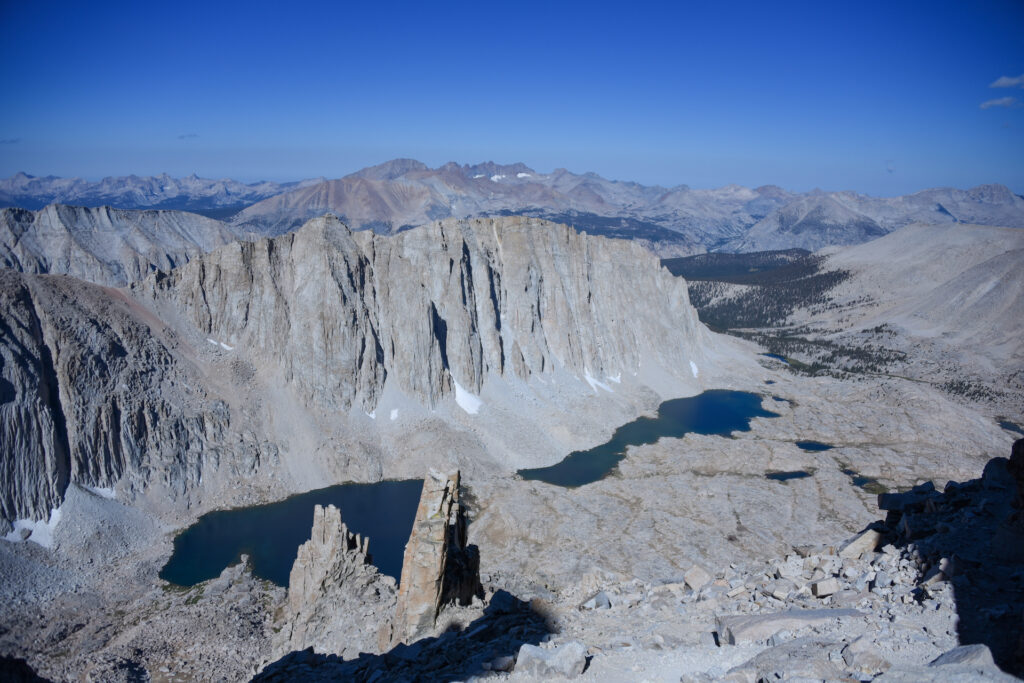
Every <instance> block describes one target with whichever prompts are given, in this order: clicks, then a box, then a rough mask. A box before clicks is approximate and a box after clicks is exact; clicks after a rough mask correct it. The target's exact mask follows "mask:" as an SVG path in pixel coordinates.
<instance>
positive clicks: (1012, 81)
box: [988, 74, 1024, 88]
mask: <svg viewBox="0 0 1024 683" xmlns="http://www.w3.org/2000/svg"><path fill="white" fill-rule="evenodd" d="M988 87H990V88H1024V74H1021V75H1020V76H1000V77H999V78H997V79H996V80H995V81H994V82H993V83H992V84H991V85H990V86H988Z"/></svg>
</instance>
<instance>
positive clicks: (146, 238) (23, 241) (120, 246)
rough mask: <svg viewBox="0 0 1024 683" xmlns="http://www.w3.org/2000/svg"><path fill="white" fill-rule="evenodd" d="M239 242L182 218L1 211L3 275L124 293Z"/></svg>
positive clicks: (208, 222) (227, 232)
mask: <svg viewBox="0 0 1024 683" xmlns="http://www.w3.org/2000/svg"><path fill="white" fill-rule="evenodd" d="M234 239H235V234H234V233H233V232H232V231H231V229H230V228H228V226H227V225H225V224H224V223H221V222H220V221H216V220H213V219H211V218H204V217H203V216H199V215H196V214H193V213H186V212H184V211H126V210H122V209H112V208H110V207H109V206H104V207H100V208H95V209H90V208H84V207H80V206H64V205H61V204H52V205H50V206H47V207H46V208H43V209H40V210H39V211H27V210H25V209H3V210H0V267H3V268H11V269H13V270H18V271H21V272H23V273H53V274H62V275H72V276H74V277H77V278H81V279H83V280H88V281H90V282H95V283H97V284H101V285H114V286H123V285H126V284H128V283H129V282H135V281H136V280H141V279H142V278H143V277H145V276H146V275H148V274H149V273H151V272H153V271H154V270H169V269H171V268H175V267H177V266H179V265H181V264H183V263H186V262H187V261H189V260H190V259H192V258H195V257H196V256H197V255H199V254H201V253H204V252H207V251H211V250H213V249H215V248H217V247H219V246H221V245H223V244H227V243H228V242H231V241H233V240H234Z"/></svg>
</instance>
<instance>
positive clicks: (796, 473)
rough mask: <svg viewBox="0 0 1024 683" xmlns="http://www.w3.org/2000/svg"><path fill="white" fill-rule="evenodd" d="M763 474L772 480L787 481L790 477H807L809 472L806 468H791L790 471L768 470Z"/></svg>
mask: <svg viewBox="0 0 1024 683" xmlns="http://www.w3.org/2000/svg"><path fill="white" fill-rule="evenodd" d="M764 476H765V477H766V478H768V479H772V480H774V481H789V480H790V479H803V478H804V477H809V476H811V473H810V472H808V471H807V470H793V471H792V472H768V473H767V474H765V475H764Z"/></svg>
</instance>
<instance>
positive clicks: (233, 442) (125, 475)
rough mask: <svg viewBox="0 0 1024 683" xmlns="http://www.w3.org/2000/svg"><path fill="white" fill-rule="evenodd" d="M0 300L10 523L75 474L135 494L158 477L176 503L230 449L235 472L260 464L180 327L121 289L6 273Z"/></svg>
mask: <svg viewBox="0 0 1024 683" xmlns="http://www.w3.org/2000/svg"><path fill="white" fill-rule="evenodd" d="M0 306H3V310H4V311H5V313H4V317H3V322H2V323H0V359H2V361H0V393H2V399H0V400H2V402H0V453H2V454H3V459H2V461H0V463H2V467H0V518H2V519H3V520H5V521H6V522H11V521H13V520H15V519H25V518H32V519H40V518H46V517H47V516H48V515H49V511H50V510H51V509H52V508H55V507H58V506H59V505H60V503H61V501H62V500H63V495H64V491H65V489H66V488H67V486H68V483H69V482H75V483H78V484H81V485H85V486H92V487H101V488H108V487H112V486H114V485H115V484H116V483H119V482H120V484H121V487H122V489H123V490H125V491H126V492H128V493H129V494H134V493H135V492H138V491H141V490H144V489H146V488H148V487H150V486H152V485H158V486H160V487H162V488H163V489H164V490H165V492H166V495H167V497H168V498H170V499H171V500H175V499H181V498H182V497H185V496H187V495H188V492H189V491H190V490H191V489H193V488H194V487H195V486H196V485H197V484H198V482H199V481H200V480H201V478H202V476H203V472H204V470H206V469H210V468H212V469H214V470H216V469H217V468H218V467H219V466H220V464H221V463H220V460H221V457H222V455H225V454H229V455H230V457H229V458H227V460H228V462H229V463H230V464H231V466H232V467H234V466H236V465H237V466H240V467H242V469H241V470H239V471H238V472H236V473H235V474H236V475H237V476H241V475H243V474H244V473H245V472H247V471H251V470H252V469H254V468H255V467H256V466H257V464H258V461H259V458H260V456H261V453H260V449H259V447H258V446H257V445H256V444H255V442H254V441H253V440H252V439H251V438H250V437H251V434H244V433H240V430H239V429H238V427H237V425H235V426H232V424H231V416H230V413H229V410H228V408H227V405H226V404H225V403H224V402H223V401H222V400H219V399H218V398H217V397H216V396H215V395H212V394H211V393H209V392H208V391H207V390H205V389H204V388H203V386H202V379H201V377H200V376H199V375H198V373H197V372H196V370H195V369H194V368H193V367H191V366H190V365H189V364H188V362H187V361H183V360H182V358H181V357H180V355H179V354H177V353H176V352H175V351H174V350H173V348H172V346H173V345H174V339H173V335H170V333H168V332H167V331H166V330H163V329H162V325H161V324H160V323H159V321H157V320H156V319H154V318H152V316H149V315H148V314H147V313H146V311H145V310H144V309H142V308H141V307H139V306H138V305H137V304H135V303H134V302H132V301H130V300H129V299H128V298H127V297H126V296H124V294H123V293H121V292H120V291H118V290H110V289H106V288H103V287H98V286H95V285H90V284H88V283H84V282H81V281H79V280H75V279H72V278H68V277H63V276H32V275H22V274H19V273H15V272H13V271H9V270H0ZM150 324H152V325H154V327H155V329H154V328H151V327H150ZM264 448H266V447H264ZM246 460H248V461H249V462H247V463H246V462H244V461H246ZM0 523H2V522H0Z"/></svg>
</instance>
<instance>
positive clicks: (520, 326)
mask: <svg viewBox="0 0 1024 683" xmlns="http://www.w3.org/2000/svg"><path fill="white" fill-rule="evenodd" d="M0 297H2V301H3V305H4V307H5V310H9V311H11V315H10V316H9V317H8V318H7V323H6V324H5V325H4V326H3V327H0V357H2V358H3V365H2V371H0V372H2V376H3V381H4V385H3V386H4V388H5V393H4V399H5V400H4V402H3V404H2V405H0V417H2V420H0V449H2V450H3V451H4V452H6V453H8V454H10V457H9V458H8V460H6V461H5V462H6V465H5V468H4V469H3V470H2V471H0V501H2V507H0V518H2V521H0V530H3V531H6V530H9V529H10V524H12V523H13V522H14V521H15V520H18V519H31V520H45V519H47V518H48V517H49V515H50V514H51V510H53V509H56V508H58V507H59V506H60V503H61V500H62V498H63V494H64V490H65V489H66V487H67V485H68V484H69V482H74V483H76V484H80V485H83V486H91V487H99V488H112V487H115V486H117V487H122V488H124V490H125V493H126V494H127V499H128V500H132V499H133V498H134V496H135V495H137V494H138V493H139V492H141V491H144V490H146V489H147V487H151V486H159V487H161V488H162V489H163V490H164V491H165V492H166V494H164V493H162V494H161V496H160V498H161V499H167V500H168V501H169V502H168V505H177V504H179V503H181V502H184V503H185V504H189V503H190V502H195V501H194V500H193V499H192V498H190V497H189V496H190V495H191V494H192V493H194V492H195V491H196V490H197V489H199V488H200V487H206V488H205V490H206V491H208V492H210V491H217V490H219V489H218V488H217V487H222V488H223V487H236V485H237V483H238V482H239V481H243V480H244V481H252V480H253V476H254V475H255V474H257V473H258V472H262V473H264V474H267V473H268V472H271V471H273V470H274V468H275V467H276V466H277V464H278V456H279V454H280V455H281V457H282V458H286V457H290V456H291V455H292V452H293V451H292V449H289V448H285V447H284V446H282V447H279V446H278V444H279V443H282V444H283V443H284V442H285V441H286V439H285V438H284V437H282V436H281V432H280V431H275V430H286V429H291V428H292V427H293V426H294V425H293V424H289V423H288V422H289V421H288V420H287V419H283V418H282V416H294V414H295V411H296V410H302V411H304V412H303V413H302V415H304V416H305V415H309V416H311V417H309V418H308V419H309V420H311V421H315V422H316V428H315V429H312V432H313V433H315V434H319V433H321V432H325V433H326V434H327V435H328V437H333V436H334V435H338V438H339V439H346V440H347V441H348V442H351V436H350V435H351V432H352V431H353V430H351V429H350V426H351V425H350V424H349V423H348V422H346V421H347V420H352V419H355V418H356V417H359V419H365V416H370V417H373V416H374V413H375V411H376V408H377V406H378V404H379V402H380V400H381V397H382V395H383V394H384V392H385V391H386V390H390V391H392V392H394V393H395V394H396V395H398V396H400V397H401V400H403V401H406V405H411V406H423V407H424V408H426V409H428V410H432V409H434V408H436V407H437V406H439V405H440V404H442V403H444V402H448V403H453V402H458V406H459V407H461V409H462V410H463V411H465V412H466V413H475V412H477V411H478V410H479V407H480V399H479V394H480V393H481V391H482V390H483V389H484V386H485V384H487V383H488V382H491V383H495V382H498V383H501V382H505V383H508V382H519V383H524V382H528V381H529V380H530V379H531V378H533V377H541V378H543V377H554V376H556V375H557V374H558V373H563V374H564V376H565V377H567V378H569V377H571V378H573V380H574V381H575V382H576V383H578V385H579V387H580V388H579V389H578V390H577V391H585V390H586V389H585V387H586V384H584V383H582V382H581V380H580V378H586V379H587V382H591V383H592V386H596V385H594V384H593V382H613V381H619V380H621V377H622V375H623V374H624V373H635V372H636V371H637V370H638V369H639V368H640V366H641V365H642V364H643V365H644V366H645V367H648V368H650V367H663V368H669V369H675V370H674V371H675V372H680V373H682V374H683V375H684V376H685V375H687V374H689V370H688V365H687V361H691V360H693V359H700V358H701V357H702V356H701V354H702V353H703V348H704V347H705V346H706V345H707V343H708V339H709V338H710V337H709V335H708V332H707V331H706V329H705V328H704V327H703V326H702V325H700V324H699V322H698V321H697V317H696V314H695V312H694V310H693V308H692V307H691V306H690V304H689V300H688V297H687V291H686V283H685V282H683V281H681V280H679V279H677V278H673V277H672V276H671V275H669V273H668V272H667V271H664V270H662V269H661V268H660V267H659V265H658V262H657V260H656V259H655V258H654V257H653V256H652V255H650V254H649V253H648V252H646V251H644V250H643V249H642V248H640V247H638V246H636V245H633V244H629V243H626V242H619V241H612V240H606V239H603V238H591V237H587V236H586V235H580V234H577V233H575V232H573V231H572V230H570V229H569V228H567V227H565V226H557V225H554V224H551V223H547V222H545V221H541V220H536V219H523V218H498V219H486V220H484V219H481V220H471V221H448V222H441V223H436V224H433V225H431V226H427V227H424V228H421V229H418V230H411V231H408V232H405V233H402V234H400V235H396V236H393V237H380V236H376V235H373V234H372V233H352V232H351V231H350V230H349V229H348V228H347V227H346V226H344V225H343V224H342V223H341V222H339V221H338V220H337V219H335V218H332V217H325V218H320V219H316V220H313V221H311V222H310V223H309V224H308V225H307V226H305V227H304V228H303V229H302V230H299V231H297V232H295V233H291V234H288V235H285V236H282V237H280V238H276V239H272V240H267V239H265V240H260V241H258V242H253V243H231V244H229V245H226V246H225V247H222V248H221V249H218V250H216V251H214V252H213V253H211V254H207V255H205V256H200V257H197V258H196V259H194V260H192V261H190V262H189V263H187V264H185V265H183V266H181V267H179V268H176V269H174V270H171V271H168V272H158V273H156V274H154V275H152V276H150V277H149V278H147V279H146V280H145V281H144V282H142V283H140V284H138V285H136V286H134V287H132V288H131V289H129V290H116V289H110V288H104V287H100V286H96V285H90V284H87V283H84V282H81V281H78V280H75V279H72V278H69V277H66V276H34V275H26V274H20V273H16V272H13V271H10V270H4V271H0ZM637 301H644V302H646V304H647V305H648V306H649V309H647V310H646V311H645V312H642V313H640V314H638V311H637V307H636V302H637ZM671 371H673V370H670V372H671ZM593 391H596V389H593ZM296 404H298V405H299V406H301V408H296V407H295V406H296ZM382 417H383V416H382ZM303 419H305V418H303ZM391 419H392V420H393V419H394V414H392V417H391ZM291 422H296V423H297V422H299V419H295V420H292V421H291ZM307 431H310V430H307ZM327 441H329V439H328V438H327V437H325V442H327ZM292 443H295V442H292ZM360 449H361V450H360ZM321 450H322V451H323V458H324V460H325V461H327V462H328V463H330V462H331V461H336V460H337V459H338V457H339V454H338V452H337V450H338V447H337V446H325V447H322V448H321ZM294 457H295V458H296V459H298V460H302V462H301V463H300V465H299V466H303V467H304V466H306V465H307V464H308V462H309V459H310V458H309V455H308V453H299V452H295V453H294ZM345 457H346V458H347V462H348V463H349V464H350V466H349V468H348V469H347V470H346V471H345V474H346V475H347V476H349V477H351V476H353V467H352V466H351V463H352V462H353V461H355V462H357V463H361V465H360V466H361V467H363V468H364V469H365V470H367V471H370V472H374V471H376V472H377V475H376V476H377V477H379V476H381V474H380V472H381V468H382V464H381V455H380V453H379V451H376V452H374V451H373V447H368V446H363V445H359V444H356V445H355V446H353V447H352V449H350V450H349V451H348V452H347V453H346V454H345ZM402 457H403V458H407V457H408V453H407V451H405V449H403V454H402ZM307 487H309V486H308V485H307ZM176 501H177V502H176Z"/></svg>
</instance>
